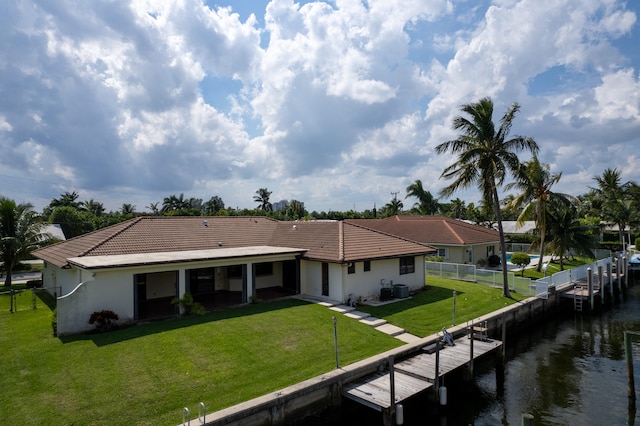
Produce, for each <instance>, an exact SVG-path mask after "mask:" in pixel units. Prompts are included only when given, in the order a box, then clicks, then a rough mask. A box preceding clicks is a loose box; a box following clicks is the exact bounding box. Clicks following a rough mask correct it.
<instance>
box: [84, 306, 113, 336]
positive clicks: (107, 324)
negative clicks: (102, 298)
mask: <svg viewBox="0 0 640 426" xmlns="http://www.w3.org/2000/svg"><path fill="white" fill-rule="evenodd" d="M117 320H118V314H116V313H115V312H113V311H110V310H107V309H103V310H102V311H97V312H94V313H92V314H91V317H89V324H95V325H96V327H97V328H98V330H99V331H109V330H111V328H112V327H113V322H114V321H117Z"/></svg>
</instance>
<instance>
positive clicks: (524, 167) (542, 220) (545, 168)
mask: <svg viewBox="0 0 640 426" xmlns="http://www.w3.org/2000/svg"><path fill="white" fill-rule="evenodd" d="M561 176H562V173H557V174H556V173H554V174H552V173H551V171H550V167H549V165H548V164H544V163H540V160H538V157H537V156H535V155H534V156H533V158H532V159H531V160H530V161H527V162H524V163H522V164H521V166H520V170H519V171H518V173H517V175H516V180H515V182H512V183H510V184H508V185H507V186H506V187H505V188H506V189H507V190H509V189H512V188H516V189H518V190H520V191H521V192H520V194H518V195H517V196H515V197H513V198H512V199H511V200H510V201H509V202H508V203H507V205H506V206H505V208H512V209H519V208H522V210H521V212H520V214H519V215H518V218H517V220H516V221H517V225H518V226H522V225H523V224H524V221H525V220H527V219H533V220H534V221H535V223H536V228H537V230H538V234H539V236H540V257H539V258H538V266H537V267H536V270H537V271H538V272H540V271H541V270H542V263H543V257H544V243H545V237H546V235H547V222H546V218H547V214H546V211H547V202H548V201H549V200H550V199H551V198H556V199H557V200H558V201H560V202H564V203H565V204H568V203H569V199H573V197H571V196H570V195H567V194H559V193H555V192H553V191H551V187H552V186H553V185H554V184H556V183H558V182H559V181H560V177H561ZM523 205H524V207H523Z"/></svg>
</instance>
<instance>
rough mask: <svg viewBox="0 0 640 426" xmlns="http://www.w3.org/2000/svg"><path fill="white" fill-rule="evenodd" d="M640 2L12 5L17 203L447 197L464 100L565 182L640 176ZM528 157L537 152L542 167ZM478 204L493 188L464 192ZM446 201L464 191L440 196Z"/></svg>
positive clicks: (2, 145) (4, 56)
mask: <svg viewBox="0 0 640 426" xmlns="http://www.w3.org/2000/svg"><path fill="white" fill-rule="evenodd" d="M639 12H640V5H639V4H638V2H635V1H628V2H626V1H618V0H582V1H579V2H576V1H575V0H554V1H551V0H546V1H540V0H494V1H481V0H480V1H479V0H460V1H455V0H428V1H426V0H424V1H415V0H369V1H367V0H363V1H357V0H336V1H324V2H323V1H317V2H306V1H299V2H293V1H291V0H271V1H265V0H238V1H229V0H226V1H225V0H219V1H202V0H164V1H156V0H146V1H145V0H132V1H129V2H125V1H115V2H114V1H102V0H92V1H81V2H80V1H66V0H57V1H48V0H42V1H32V0H15V1H3V2H0V195H2V196H5V197H9V198H12V199H14V200H15V201H16V202H29V203H31V204H33V205H34V207H35V209H36V210H37V211H40V210H41V209H42V208H43V207H44V206H46V205H48V204H49V202H50V201H51V200H52V199H53V198H58V197H59V196H60V194H62V193H65V192H73V191H76V192H77V193H78V194H79V200H81V201H84V200H95V201H99V202H102V203H103V204H104V206H105V207H106V208H107V210H114V211H115V210H118V209H120V207H121V206H122V204H123V203H128V204H133V205H134V206H135V209H136V211H139V212H143V211H149V208H148V206H150V205H151V204H152V203H159V205H160V206H161V205H162V201H163V199H164V198H165V197H168V196H169V195H172V194H175V195H179V194H181V193H182V194H184V196H185V198H191V197H195V198H202V199H203V200H204V201H207V200H208V199H210V198H211V197H213V196H219V197H220V198H222V200H223V201H224V203H225V205H226V206H227V207H233V208H235V207H237V208H241V209H242V208H255V207H256V206H257V203H256V202H255V201H254V200H253V197H254V195H256V191H257V190H258V189H260V188H267V189H268V190H269V191H271V192H272V194H271V199H270V200H271V201H272V202H276V201H279V200H283V199H288V200H290V199H296V200H299V201H302V202H304V204H305V208H306V209H307V210H308V211H310V212H311V211H314V210H315V211H318V212H320V211H329V210H333V211H346V210H351V209H353V210H356V211H363V210H366V209H372V208H373V207H374V206H377V208H380V207H382V206H384V205H385V204H386V203H388V202H390V201H391V200H392V199H393V197H394V196H396V195H394V194H397V197H398V198H399V199H401V201H403V204H404V208H405V210H408V209H410V208H411V206H412V205H413V203H414V202H415V201H416V200H415V199H412V198H408V199H405V196H406V187H407V186H409V185H410V184H412V183H413V182H415V181H416V180H417V179H420V180H421V181H422V183H423V186H424V188H425V189H427V190H429V191H430V192H431V193H432V194H434V195H435V196H437V195H438V192H439V191H440V190H441V189H442V188H444V187H445V186H447V185H448V184H449V183H450V182H451V181H447V180H443V179H441V178H440V175H441V173H442V171H443V169H444V168H445V167H447V166H448V165H450V164H451V163H452V162H453V161H455V158H454V157H453V156H452V155H451V154H436V153H435V147H436V146H437V145H438V144H440V143H443V142H446V141H449V140H453V139H455V138H456V137H457V136H458V133H456V131H454V130H453V129H452V121H453V118H454V117H455V116H457V115H460V114H461V111H460V107H461V106H462V105H464V104H469V103H472V102H477V101H478V100H480V99H481V98H484V97H490V98H491V99H492V100H493V102H494V105H495V109H494V121H495V122H496V123H498V122H499V120H500V118H501V117H502V115H503V114H504V112H505V111H506V110H507V108H508V107H509V106H510V105H511V104H512V103H514V102H517V103H518V104H519V105H520V111H519V112H518V114H517V116H516V118H515V121H514V124H513V127H512V128H511V133H510V135H511V136H516V135H522V136H528V137H532V138H534V139H535V141H536V142H537V143H538V145H539V146H540V152H539V154H538V156H539V159H540V161H541V162H543V163H547V164H549V165H550V168H551V171H552V172H553V173H562V178H561V180H560V182H559V183H558V184H556V185H555V186H554V189H555V190H556V191H559V192H565V193H569V194H572V195H579V194H584V193H586V192H588V190H589V187H593V186H595V181H594V180H593V177H594V176H596V175H601V174H602V172H603V171H604V170H605V169H606V168H617V169H618V170H619V171H620V173H621V177H622V179H623V181H629V180H632V181H635V182H638V183H640V111H639V110H640V77H639V72H640V48H638V46H640V29H639V25H640V24H639V23H638V14H639ZM530 158H531V157H530V155H529V154H523V155H522V156H521V160H522V161H527V160H529V159H530ZM456 197H458V198H461V199H463V200H465V201H467V202H474V203H478V202H479V201H480V198H481V196H480V194H479V192H478V190H477V189H475V188H470V189H468V190H461V191H459V192H457V193H455V194H454V196H453V197H451V198H456ZM440 201H441V202H448V201H449V200H447V199H440Z"/></svg>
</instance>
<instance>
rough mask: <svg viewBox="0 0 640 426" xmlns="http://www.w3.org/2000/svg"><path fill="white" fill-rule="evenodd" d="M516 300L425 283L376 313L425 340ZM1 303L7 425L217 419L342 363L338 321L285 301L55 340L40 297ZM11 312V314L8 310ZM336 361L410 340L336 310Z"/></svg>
mask: <svg viewBox="0 0 640 426" xmlns="http://www.w3.org/2000/svg"><path fill="white" fill-rule="evenodd" d="M453 290H456V291H457V293H458V296H457V309H456V318H457V322H459V323H462V322H463V321H466V320H467V319H471V318H474V317H477V316H479V315H482V314H484V313H487V312H489V311H492V310H494V309H497V308H501V307H503V306H504V305H505V304H510V303H513V300H511V299H505V298H503V297H502V296H501V290H500V289H492V288H488V287H484V286H481V285H477V284H470V283H464V282H458V281H453V280H447V279H438V280H432V279H429V289H428V290H426V291H424V292H422V293H420V294H418V295H416V296H415V297H413V298H411V299H409V300H406V301H402V302H398V303H394V304H390V305H387V306H383V307H379V308H375V309H374V308H371V307H364V306H363V307H361V310H367V311H369V310H372V313H374V314H375V315H376V316H379V317H384V318H386V319H387V320H389V322H391V323H393V324H395V325H398V326H400V327H404V328H406V329H407V331H409V332H411V333H413V334H416V335H419V336H425V335H428V334H431V333H434V332H436V331H438V330H440V328H442V326H449V325H450V324H451V319H452V301H453V299H452V291H453ZM7 299H8V296H0V330H2V331H0V347H2V348H3V349H2V351H0V363H1V365H2V375H1V376H0V389H2V390H3V392H4V398H3V399H4V400H3V403H2V409H0V424H18V423H19V424H25V425H28V424H34V425H35V424H38V425H40V424H48V425H70V424H75V425H88V424H91V425H103V424H104V425H106V424H109V425H118V424H121V425H136V424H137V425H177V424H179V423H180V422H181V421H182V408H183V407H185V406H186V407H189V408H190V409H191V411H192V412H193V413H195V412H196V411H197V405H198V403H199V402H200V401H203V402H204V403H205V404H206V405H207V410H208V411H209V412H213V411H216V410H219V409H221V408H224V407H228V406H231V405H234V404H236V403H239V402H242V401H245V400H248V399H251V398H254V397H257V396H260V395H264V394H266V393H269V392H272V391H275V390H277V389H281V388H283V387H286V386H289V385H292V384H294V383H296V382H299V381H302V380H305V379H308V378H311V377H314V376H316V375H319V374H322V373H324V372H327V371H330V370H332V369H333V368H334V367H335V353H334V345H333V323H332V317H333V316H334V315H337V314H336V313H335V312H333V311H331V310H329V309H327V308H325V307H322V306H320V305H317V304H307V303H305V302H302V301H298V300H285V301H278V302H270V303H261V304H257V305H250V306H247V307H243V308H235V309H229V310H224V311H218V312H213V313H209V314H207V315H205V316H198V317H189V318H173V319H169V320H165V321H157V322H151V323H147V324H141V325H137V326H134V327H129V328H125V329H121V330H117V331H112V332H109V333H104V334H87V335H79V336H72V337H62V338H57V337H54V336H53V335H52V332H51V316H52V312H51V310H50V309H49V308H48V307H47V305H46V304H44V303H43V302H42V301H41V300H38V304H37V306H38V309H36V310H32V309H31V300H32V299H31V297H27V296H24V297H22V296H21V297H18V298H17V299H18V304H19V309H18V311H17V312H16V313H10V312H8V306H9V302H8V300H7ZM5 308H6V309H5ZM337 318H338V321H337V329H338V339H339V356H340V364H341V365H346V364H350V363H353V362H355V361H357V360H360V359H363V358H367V357H369V356H372V355H374V354H377V353H380V352H384V351H386V350H389V349H391V348H394V347H397V346H400V345H401V344H402V342H400V341H398V340H396V339H394V338H392V337H389V336H387V335H385V334H383V333H380V332H378V331H376V330H374V329H373V328H371V327H369V326H367V325H363V324H361V323H359V322H358V321H356V320H352V319H349V318H346V317H344V316H341V315H337Z"/></svg>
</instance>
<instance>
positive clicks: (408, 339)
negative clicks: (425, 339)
mask: <svg viewBox="0 0 640 426" xmlns="http://www.w3.org/2000/svg"><path fill="white" fill-rule="evenodd" d="M394 337H395V338H396V339H398V340H402V341H403V342H405V343H413V342H417V341H418V340H420V338H419V337H418V336H414V335H413V334H411V333H402V334H398V335H397V336H394Z"/></svg>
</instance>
